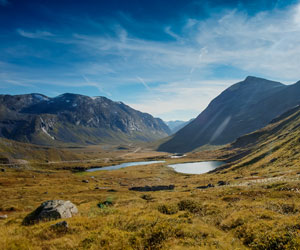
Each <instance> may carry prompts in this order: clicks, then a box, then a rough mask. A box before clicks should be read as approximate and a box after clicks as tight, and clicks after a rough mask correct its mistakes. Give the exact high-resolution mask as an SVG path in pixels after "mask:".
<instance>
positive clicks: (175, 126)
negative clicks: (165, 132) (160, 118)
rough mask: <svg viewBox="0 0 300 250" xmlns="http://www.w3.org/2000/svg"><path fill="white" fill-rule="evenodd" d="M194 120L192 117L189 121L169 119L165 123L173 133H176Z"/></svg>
mask: <svg viewBox="0 0 300 250" xmlns="http://www.w3.org/2000/svg"><path fill="white" fill-rule="evenodd" d="M193 120H194V119H190V120H189V121H180V120H176V121H167V122H165V123H166V124H167V125H168V127H169V128H170V130H171V133H172V134H175V133H176V132H177V131H179V130H180V129H182V128H183V127H184V126H186V125H187V124H189V123H190V122H191V121H193Z"/></svg>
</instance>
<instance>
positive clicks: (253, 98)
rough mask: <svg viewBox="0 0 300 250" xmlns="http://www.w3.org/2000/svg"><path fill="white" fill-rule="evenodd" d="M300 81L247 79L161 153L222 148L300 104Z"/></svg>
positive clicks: (228, 90) (218, 97)
mask: <svg viewBox="0 0 300 250" xmlns="http://www.w3.org/2000/svg"><path fill="white" fill-rule="evenodd" d="M299 96H300V82H297V83H295V84H293V85H284V84H281V83H279V82H273V81H269V80H265V79H261V78H257V77H247V78H246V79H245V80H244V81H242V82H239V83H236V84H234V85H232V86H231V87H229V88H228V89H226V90H225V91H224V92H222V93H221V94H220V95H219V96H217V97H216V98H215V99H214V100H213V101H212V102H211V103H210V104H209V105H208V107H207V108H206V109H205V110H204V111H203V112H202V113H201V114H200V115H199V116H198V117H197V118H196V119H195V120H194V121H193V122H191V123H190V124H188V125H187V126H186V127H184V128H183V129H181V130H180V131H178V132H177V133H176V134H175V135H174V136H172V137H171V138H170V139H169V140H168V141H166V142H164V143H163V144H161V145H160V146H159V150H160V151H167V152H189V151H192V150H194V149H196V148H197V147H200V146H203V145H206V144H210V145H222V144H226V143H229V142H232V141H234V140H235V139H237V138H238V137H240V136H242V135H244V134H247V133H250V132H252V131H255V130H257V129H260V128H262V127H264V126H266V125H267V124H268V123H269V122H270V121H271V120H272V119H274V118H275V117H276V116H278V115H280V114H282V113H283V112H285V111H287V110H288V109H290V108H292V107H294V106H296V105H297V104H299V103H300V98H299Z"/></svg>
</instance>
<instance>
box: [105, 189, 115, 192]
mask: <svg viewBox="0 0 300 250" xmlns="http://www.w3.org/2000/svg"><path fill="white" fill-rule="evenodd" d="M107 192H117V190H115V189H108V190H107Z"/></svg>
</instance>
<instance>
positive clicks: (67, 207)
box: [23, 200, 78, 225]
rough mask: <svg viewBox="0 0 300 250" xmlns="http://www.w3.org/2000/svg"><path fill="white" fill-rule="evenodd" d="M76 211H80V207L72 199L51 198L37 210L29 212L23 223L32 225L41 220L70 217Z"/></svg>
mask: <svg viewBox="0 0 300 250" xmlns="http://www.w3.org/2000/svg"><path fill="white" fill-rule="evenodd" d="M76 213H78V209H77V207H76V206H75V205H74V204H73V203H72V202H70V201H64V200H49V201H45V202H43V203H42V204H41V205H40V206H39V207H38V208H37V209H36V210H34V211H33V212H32V213H30V214H28V215H27V216H26V217H25V218H24V220H23V225H32V224H35V223H38V222H40V221H50V220H57V219H61V218H70V217H72V216H73V215H74V214H76Z"/></svg>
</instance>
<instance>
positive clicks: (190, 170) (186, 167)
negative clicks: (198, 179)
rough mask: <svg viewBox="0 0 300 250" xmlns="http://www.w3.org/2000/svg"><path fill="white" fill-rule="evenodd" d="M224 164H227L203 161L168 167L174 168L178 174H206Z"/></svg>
mask: <svg viewBox="0 0 300 250" xmlns="http://www.w3.org/2000/svg"><path fill="white" fill-rule="evenodd" d="M223 164H225V162H222V161H203V162H187V163H179V164H171V165H168V166H169V167H171V168H173V169H174V170H175V171H176V172H178V173H183V174H204V173H207V172H209V171H212V170H214V169H216V168H218V167H220V166H221V165H223Z"/></svg>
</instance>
